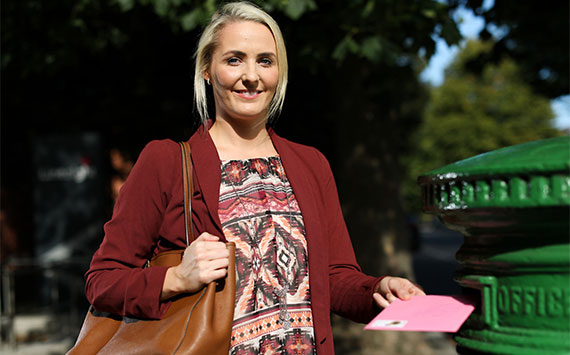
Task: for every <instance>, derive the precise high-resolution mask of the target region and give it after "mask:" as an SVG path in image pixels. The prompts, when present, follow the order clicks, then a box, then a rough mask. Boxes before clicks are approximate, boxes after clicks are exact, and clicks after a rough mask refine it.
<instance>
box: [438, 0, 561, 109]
mask: <svg viewBox="0 0 570 355" xmlns="http://www.w3.org/2000/svg"><path fill="white" fill-rule="evenodd" d="M449 3H450V4H451V5H452V6H459V5H464V6H466V7H468V8H471V9H473V10H474V11H475V13H476V14H477V15H480V16H482V17H483V18H484V19H485V28H484V30H483V31H482V33H481V34H480V37H481V39H482V40H491V39H492V40H493V42H494V43H493V45H492V46H491V49H490V50H489V51H485V52H482V53H480V55H479V56H476V57H472V58H471V60H470V62H469V63H466V68H468V69H469V70H470V71H472V72H473V73H481V71H482V69H483V67H484V66H485V63H488V62H489V61H491V62H493V63H499V62H500V61H501V60H502V58H503V57H506V56H507V57H509V58H512V60H514V61H515V62H517V64H518V65H519V67H520V75H521V77H522V78H523V80H524V81H525V82H526V83H528V84H530V86H531V87H532V88H533V90H534V91H535V92H537V93H539V94H541V95H544V96H546V97H548V98H551V99H552V98H555V97H558V96H561V95H568V89H569V86H568V85H569V80H570V72H569V65H568V63H569V61H570V51H569V49H568V45H569V43H570V37H569V36H570V32H569V31H568V25H569V21H568V12H569V10H570V9H569V2H568V1H566V0H556V1H549V2H547V3H544V2H540V1H525V2H520V1H516V0H497V1H495V2H494V4H493V6H492V7H490V8H486V7H484V6H483V5H484V1H483V0H449ZM492 33H495V34H497V33H498V35H499V37H498V38H493V36H492Z"/></svg>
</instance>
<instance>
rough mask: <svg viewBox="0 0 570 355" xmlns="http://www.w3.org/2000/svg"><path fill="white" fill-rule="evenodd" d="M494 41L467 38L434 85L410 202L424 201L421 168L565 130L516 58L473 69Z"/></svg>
mask: <svg viewBox="0 0 570 355" xmlns="http://www.w3.org/2000/svg"><path fill="white" fill-rule="evenodd" d="M492 47H493V43H491V42H481V41H470V42H468V43H467V44H466V46H465V48H464V49H463V50H462V51H461V52H460V53H459V54H458V56H457V58H456V59H455V61H454V62H453V63H452V64H451V66H450V67H449V68H448V69H447V71H446V77H445V81H444V83H443V84H442V85H441V86H440V87H436V88H432V90H431V100H430V103H429V105H428V107H427V109H426V116H425V120H424V122H423V123H422V125H421V127H420V129H419V130H418V131H417V133H416V135H415V137H416V141H417V142H418V144H417V147H416V149H415V151H414V153H413V155H412V156H411V158H410V160H409V163H408V167H409V173H408V179H407V184H406V190H405V191H406V200H407V203H408V206H409V207H410V208H413V206H415V208H416V209H417V208H418V207H419V201H420V199H419V191H418V190H419V189H418V187H417V184H416V178H417V177H418V176H419V175H421V174H424V173H427V172H428V171H430V170H432V169H435V168H438V167H441V166H444V165H446V164H449V163H452V162H455V161H458V160H461V159H465V158H468V157H471V156H474V155H477V154H480V153H484V152H487V151H490V150H494V149H498V148H501V147H506V146H510V145H514V144H518V143H524V142H529V141H534V140H539V139H544V138H549V137H554V136H557V135H559V134H560V132H559V131H557V130H556V129H554V128H552V119H553V118H554V115H553V112H552V110H551V108H550V104H549V100H548V99H547V98H546V97H544V96H541V95H538V94H535V93H534V92H533V91H532V88H531V86H530V85H528V84H527V83H525V82H524V81H523V79H522V76H521V68H520V67H519V66H518V64H517V62H515V61H514V60H513V59H511V58H507V57H503V59H502V60H501V61H500V62H499V63H497V64H494V63H488V64H487V65H485V67H484V68H483V69H482V73H481V75H476V74H474V73H472V72H470V71H469V69H468V68H467V65H468V63H470V60H471V59H472V58H473V57H478V56H480V55H484V53H487V52H489V51H491V50H492Z"/></svg>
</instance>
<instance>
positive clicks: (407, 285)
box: [390, 278, 424, 300]
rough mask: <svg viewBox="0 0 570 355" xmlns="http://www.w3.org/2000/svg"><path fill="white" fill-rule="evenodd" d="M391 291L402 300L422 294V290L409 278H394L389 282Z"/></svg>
mask: <svg viewBox="0 0 570 355" xmlns="http://www.w3.org/2000/svg"><path fill="white" fill-rule="evenodd" d="M390 286H391V291H392V292H393V293H394V294H395V295H396V296H397V297H398V298H399V299H402V300H408V299H410V298H411V297H412V296H419V295H422V294H424V293H423V291H422V290H421V289H420V288H418V287H417V286H416V285H414V284H413V283H412V282H411V281H410V280H407V279H403V278H395V280H393V281H392V283H391V285H390Z"/></svg>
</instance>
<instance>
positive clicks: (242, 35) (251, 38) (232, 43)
mask: <svg viewBox="0 0 570 355" xmlns="http://www.w3.org/2000/svg"><path fill="white" fill-rule="evenodd" d="M218 50H220V51H221V52H226V51H229V50H230V51H231V50H239V51H242V52H258V53H261V52H272V53H276V46H275V39H274V38H273V34H272V33H271V31H270V30H269V28H267V26H265V25H263V24H261V23H258V22H253V21H240V22H232V23H229V24H227V25H225V26H224V27H223V28H222V30H221V31H220V34H219V37H218Z"/></svg>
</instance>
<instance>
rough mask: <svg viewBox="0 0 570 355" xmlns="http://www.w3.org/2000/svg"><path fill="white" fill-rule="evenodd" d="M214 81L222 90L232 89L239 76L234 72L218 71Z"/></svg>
mask: <svg viewBox="0 0 570 355" xmlns="http://www.w3.org/2000/svg"><path fill="white" fill-rule="evenodd" d="M213 77H214V80H215V82H216V84H217V86H218V88H220V89H230V88H232V87H233V86H234V84H235V82H236V80H237V79H238V78H239V75H238V74H237V73H236V72H234V71H232V70H218V71H215V72H214V73H213Z"/></svg>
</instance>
